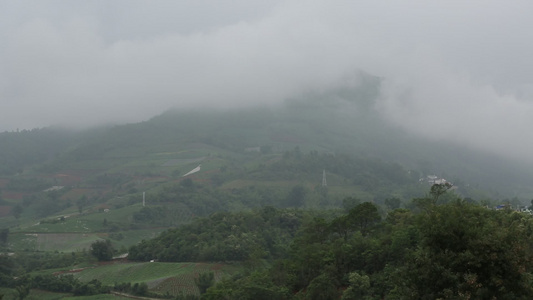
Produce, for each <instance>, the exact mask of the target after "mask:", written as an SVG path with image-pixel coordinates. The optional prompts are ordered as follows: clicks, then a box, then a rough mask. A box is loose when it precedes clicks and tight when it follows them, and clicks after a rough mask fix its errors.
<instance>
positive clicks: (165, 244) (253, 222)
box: [128, 207, 304, 261]
mask: <svg viewBox="0 0 533 300" xmlns="http://www.w3.org/2000/svg"><path fill="white" fill-rule="evenodd" d="M303 215H304V213H303V212H302V211H300V210H293V209H276V208H274V207H265V208H262V209H258V210H253V211H243V212H237V213H229V212H217V213H214V214H212V215H211V216H210V217H209V218H198V219H195V220H194V221H193V222H192V223H191V224H188V225H184V226H181V227H179V228H176V229H171V230H168V231H165V232H163V233H162V234H161V235H159V236H158V237H157V238H155V239H151V240H147V241H142V242H141V243H139V244H138V245H135V246H132V247H131V248H130V249H129V256H128V258H129V259H131V260H141V261H148V260H152V259H157V260H160V261H247V260H251V259H263V258H269V259H273V258H280V257H284V256H285V255H286V253H287V250H288V247H287V246H288V245H289V244H290V242H291V241H292V239H293V237H294V235H295V234H296V231H297V230H298V229H299V227H300V224H301V222H302V220H303Z"/></svg>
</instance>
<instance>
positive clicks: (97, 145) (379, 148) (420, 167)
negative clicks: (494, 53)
mask: <svg viewBox="0 0 533 300" xmlns="http://www.w3.org/2000/svg"><path fill="white" fill-rule="evenodd" d="M362 78H363V79H362V80H361V84H359V85H350V84H346V85H341V86H338V87H336V88H332V89H329V90H325V91H309V92H307V93H304V94H302V95H301V96H300V97H297V98H294V99H289V100H287V101H286V102H285V103H284V104H283V105H278V106H270V107H259V108H257V107H256V108H242V109H232V110H227V111H220V110H214V109H198V110H187V111H183V110H170V111H168V112H165V113H163V114H161V115H159V116H157V117H154V118H152V119H151V120H148V121H145V122H141V123H136V124H127V125H120V126H110V127H101V128H98V129H92V130H86V131H82V132H76V133H72V132H68V131H66V130H58V129H51V128H46V129H40V130H32V131H21V132H5V133H2V134H0V140H1V143H0V174H3V175H13V174H15V173H21V171H23V170H26V171H28V170H32V172H33V171H36V172H37V173H39V172H40V173H58V172H60V171H61V170H72V169H78V170H79V169H91V170H93V171H92V172H93V173H92V174H93V175H94V174H96V175H98V174H103V173H117V172H122V173H124V172H131V171H132V170H135V172H140V170H139V169H138V168H137V169H134V168H131V166H132V165H136V166H138V165H139V164H141V163H140V162H139V160H143V159H144V161H146V162H147V163H146V164H150V163H152V164H156V165H157V164H160V163H161V161H159V160H158V161H156V160H152V158H153V157H156V156H158V157H159V158H165V159H166V158H168V160H170V159H172V158H175V159H184V158H187V159H191V158H196V159H200V158H202V157H207V156H206V155H209V154H211V155H215V154H216V155H218V157H219V158H221V157H223V159H224V160H225V162H224V163H222V164H223V165H226V167H228V166H231V167H232V168H241V167H242V166H245V165H246V164H247V163H250V162H251V161H253V160H255V159H257V157H253V154H254V153H261V154H263V155H275V154H279V155H281V154H283V153H285V152H290V151H293V150H294V149H298V150H299V152H301V153H302V154H309V153H317V154H320V155H323V154H328V155H348V156H350V157H351V158H353V159H355V160H357V161H358V162H359V165H361V164H364V163H363V161H365V160H366V161H368V162H369V163H370V164H371V163H372V161H374V162H375V161H378V160H379V161H382V162H384V163H385V164H396V165H398V166H399V167H401V168H403V171H404V172H409V173H410V176H411V177H418V178H422V177H425V176H427V175H436V176H437V177H439V178H445V179H447V180H448V181H451V182H453V183H454V184H455V185H456V186H458V187H462V188H466V187H470V188H474V189H477V190H485V191H489V192H490V193H492V195H493V196H494V197H501V198H513V197H518V198H521V199H528V198H530V197H531V196H532V195H533V190H532V189H531V188H530V184H529V183H530V182H531V181H532V180H533V172H532V171H531V168H528V166H527V165H524V164H519V163H516V162H511V161H508V160H504V159H503V158H500V157H496V156H494V155H490V154H487V153H482V152H478V151H473V150H470V149H466V148H464V147H461V146H457V145H452V144H446V143H443V142H439V141H430V140H425V139H421V138H418V137H416V136H414V135H412V134H409V133H407V132H404V131H402V130H400V129H397V128H394V126H392V125H391V124H389V123H388V122H387V121H385V120H383V119H382V117H381V115H380V114H379V113H378V112H377V111H376V110H375V109H374V101H375V99H377V97H379V85H380V81H379V79H378V78H374V77H371V76H368V75H364V76H362ZM184 151H188V152H189V153H188V154H186V155H184V154H183V153H184ZM173 155H174V157H173ZM271 158H272V157H271ZM148 161H150V162H148ZM267 161H268V160H267ZM256 162H257V163H263V164H264V162H261V161H260V160H259V161H256ZM126 165H127V166H128V167H127V168H126V167H124V168H119V166H126ZM265 165H267V166H268V165H269V164H268V163H266V164H265ZM287 167H288V168H290V167H291V166H287ZM315 167H316V168H317V170H313V172H321V169H326V170H328V169H332V168H333V166H332V165H331V164H329V162H326V161H324V164H322V165H321V166H315ZM141 169H144V170H146V169H150V168H141ZM318 169H320V170H318ZM159 171H160V170H155V171H154V170H153V171H146V172H152V173H158V172H159ZM180 172H182V171H180ZM258 172H259V173H260V170H259V171H258V170H257V169H256V170H255V173H258ZM159 173H160V172H159ZM381 173H382V174H381V175H378V176H385V177H386V176H390V175H388V174H387V173H386V172H381ZM162 174H163V175H166V174H164V173H162ZM182 174H183V173H182ZM361 174H364V172H361ZM254 176H258V177H262V176H263V177H264V176H268V175H265V174H263V175H261V174H256V175H254ZM280 179H283V177H281V178H280ZM382 179H383V178H377V179H376V180H377V181H383V180H382ZM367 181H368V183H369V184H371V183H372V182H373V181H375V180H374V179H372V180H370V179H369V180H367Z"/></svg>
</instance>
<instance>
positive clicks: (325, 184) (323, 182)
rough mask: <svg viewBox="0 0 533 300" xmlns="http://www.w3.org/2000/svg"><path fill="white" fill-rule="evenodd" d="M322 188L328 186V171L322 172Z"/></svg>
mask: <svg viewBox="0 0 533 300" xmlns="http://www.w3.org/2000/svg"><path fill="white" fill-rule="evenodd" d="M322 186H328V183H327V182H326V169H324V170H323V171H322Z"/></svg>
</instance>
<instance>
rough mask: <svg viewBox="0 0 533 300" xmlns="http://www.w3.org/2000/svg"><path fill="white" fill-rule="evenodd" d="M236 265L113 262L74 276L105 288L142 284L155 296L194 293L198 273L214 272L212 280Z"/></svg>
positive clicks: (233, 268)
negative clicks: (96, 281)
mask: <svg viewBox="0 0 533 300" xmlns="http://www.w3.org/2000/svg"><path fill="white" fill-rule="evenodd" d="M239 269H240V267H239V266H235V265H225V264H215V263H160V262H152V263H149V262H147V263H116V264H108V265H101V266H98V267H95V268H87V269H85V270H83V271H81V272H77V273H74V274H73V275H74V276H75V277H77V278H78V279H79V280H81V281H85V282H88V281H91V280H93V279H98V280H100V281H101V282H102V283H103V284H105V285H113V284H115V283H123V282H130V283H132V284H133V283H141V282H145V283H147V284H148V287H149V288H150V290H151V291H153V292H156V293H161V294H165V293H167V292H168V293H170V294H172V295H177V294H178V293H179V292H183V293H190V294H197V293H198V290H197V288H196V285H195V283H194V278H195V277H197V276H198V274H199V273H204V272H214V274H215V280H217V281H218V280H220V279H221V278H223V277H224V276H226V275H230V274H232V273H235V272H236V271H238V270H239Z"/></svg>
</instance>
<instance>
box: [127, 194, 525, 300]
mask: <svg viewBox="0 0 533 300" xmlns="http://www.w3.org/2000/svg"><path fill="white" fill-rule="evenodd" d="M447 188H448V187H447V186H438V187H434V188H432V190H431V193H430V194H429V195H428V196H427V197H426V198H421V199H415V201H413V210H407V209H396V210H392V211H389V213H387V214H386V215H383V214H380V213H379V210H378V207H376V206H375V205H374V204H372V203H369V202H365V203H360V204H356V205H354V206H352V207H351V208H350V209H349V210H348V211H346V212H345V213H342V214H338V212H337V214H335V213H331V212H330V213H329V214H328V213H324V214H322V215H317V214H315V215H312V214H310V213H308V212H302V211H298V210H292V209H289V210H286V209H274V208H264V209H260V210H255V211H251V212H247V213H243V212H241V213H220V214H214V215H212V216H211V217H210V218H208V219H202V220H198V221H197V222H194V223H193V224H191V225H190V226H183V227H181V228H179V229H175V230H171V231H167V232H166V233H164V234H162V235H161V236H160V237H158V238H156V239H154V240H150V241H144V242H142V243H141V244H139V245H138V246H134V247H132V248H131V249H130V256H131V258H132V259H137V260H149V259H160V260H163V261H199V260H204V261H205V260H212V261H234V260H240V261H245V262H257V260H263V261H264V260H265V259H266V260H267V261H269V262H270V264H269V267H266V268H265V267H261V266H264V264H261V263H250V264H246V265H247V266H250V268H248V269H247V271H246V272H244V273H243V274H239V275H237V276H235V277H233V278H230V279H226V280H223V281H222V282H219V283H218V284H216V285H215V286H214V287H211V288H209V289H207V291H206V293H205V294H203V296H202V299H531V298H532V297H533V285H532V283H533V282H532V280H531V278H533V274H532V270H533V269H532V268H533V245H532V244H531V243H530V241H531V238H532V235H533V220H532V218H531V216H529V215H525V214H521V213H518V212H513V211H493V210H489V209H487V208H485V207H483V206H480V205H477V204H475V203H472V202H468V201H464V200H461V199H453V200H450V201H448V202H447V203H444V204H441V203H442V202H443V201H442V199H444V198H445V197H441V196H442V195H443V194H444V192H445V190H446V189H447ZM446 199H449V198H446ZM288 214H289V215H290V216H291V217H290V218H289V219H288V220H286V219H284V218H283V216H287V215H288ZM282 220H284V221H282ZM289 220H290V222H287V221H289Z"/></svg>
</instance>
